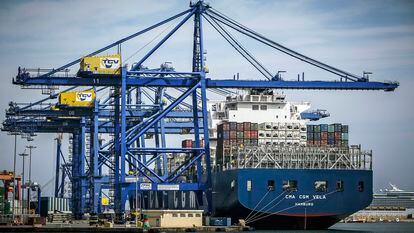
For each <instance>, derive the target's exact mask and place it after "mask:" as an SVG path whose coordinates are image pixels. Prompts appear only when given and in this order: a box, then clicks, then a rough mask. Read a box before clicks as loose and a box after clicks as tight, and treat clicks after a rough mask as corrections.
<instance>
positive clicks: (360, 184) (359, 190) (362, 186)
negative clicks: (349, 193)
mask: <svg viewBox="0 0 414 233" xmlns="http://www.w3.org/2000/svg"><path fill="white" fill-rule="evenodd" d="M358 192H364V181H359V182H358Z"/></svg>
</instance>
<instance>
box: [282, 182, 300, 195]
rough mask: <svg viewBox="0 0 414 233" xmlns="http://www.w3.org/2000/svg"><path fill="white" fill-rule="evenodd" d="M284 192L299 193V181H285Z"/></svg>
mask: <svg viewBox="0 0 414 233" xmlns="http://www.w3.org/2000/svg"><path fill="white" fill-rule="evenodd" d="M282 187H283V191H290V192H294V191H298V181H297V180H284V181H283V186H282Z"/></svg>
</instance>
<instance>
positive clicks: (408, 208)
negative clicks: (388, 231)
mask: <svg viewBox="0 0 414 233" xmlns="http://www.w3.org/2000/svg"><path fill="white" fill-rule="evenodd" d="M390 186H391V189H385V190H380V193H376V194H374V199H373V200H372V203H371V205H369V206H368V207H367V208H365V209H364V210H361V211H358V212H357V213H355V214H353V215H351V216H350V217H349V218H348V219H347V220H348V221H399V220H404V219H412V218H413V214H414V191H404V190H401V189H399V188H398V187H397V186H396V185H393V184H391V183H390Z"/></svg>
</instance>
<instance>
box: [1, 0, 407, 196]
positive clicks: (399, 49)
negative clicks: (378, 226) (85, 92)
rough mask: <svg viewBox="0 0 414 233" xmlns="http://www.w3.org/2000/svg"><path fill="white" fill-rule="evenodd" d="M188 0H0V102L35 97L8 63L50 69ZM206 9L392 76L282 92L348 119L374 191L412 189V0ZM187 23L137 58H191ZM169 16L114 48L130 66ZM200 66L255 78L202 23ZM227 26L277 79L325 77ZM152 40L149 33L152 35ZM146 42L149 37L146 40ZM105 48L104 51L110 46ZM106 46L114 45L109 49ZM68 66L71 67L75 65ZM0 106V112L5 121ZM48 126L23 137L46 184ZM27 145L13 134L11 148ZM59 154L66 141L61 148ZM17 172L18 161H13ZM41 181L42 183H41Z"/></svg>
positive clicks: (5, 151)
mask: <svg viewBox="0 0 414 233" xmlns="http://www.w3.org/2000/svg"><path fill="white" fill-rule="evenodd" d="M188 3H189V1H183V0H175V1H173V0H169V1H160V0H158V1H154V0H141V1H80V0H74V1H46V0H45V1H8V2H3V3H2V7H1V9H0V52H1V54H2V56H0V74H1V75H0V79H1V81H2V85H0V109H4V110H5V109H7V107H8V103H9V102H10V101H15V102H33V101H36V100H38V99H41V98H44V97H45V96H44V95H41V91H40V90H22V89H21V88H20V87H19V86H15V85H12V83H11V80H12V77H13V76H15V75H16V74H17V67H18V66H22V67H28V68H38V67H41V68H52V67H55V68H56V67H58V66H59V65H63V64H66V63H68V62H70V61H72V60H75V59H77V58H79V57H81V56H83V55H85V54H87V53H88V52H91V51H94V50H96V49H98V48H101V47H103V46H105V45H107V44H109V43H111V42H113V41H116V40H118V39H120V38H122V37H125V36H127V35H130V34H132V33H134V32H136V31H139V30H141V29H143V28H145V27H148V26H150V25H152V24H154V23H156V22H159V21H161V20H163V19H165V18H166V17H169V16H172V15H174V14H177V13H179V12H181V11H184V10H186V9H188ZM208 3H209V4H210V5H211V6H212V7H214V9H216V10H218V11H220V12H222V13H224V14H225V15H228V16H230V17H231V18H233V19H235V20H236V21H238V22H240V23H242V24H244V25H245V26H247V27H249V28H252V29H254V30H255V31H257V32H259V33H261V34H262V35H265V36H266V37H268V38H270V39H272V40H274V41H276V42H278V43H281V44H283V45H285V46H287V47H289V48H291V49H293V50H296V51H298V52H301V53H303V54H306V55H307V56H310V57H312V58H315V59H317V60H320V61H323V62H325V63H328V64H330V65H332V66H335V67H338V68H341V69H343V70H346V71H349V72H351V73H355V74H358V75H361V74H362V72H363V71H370V72H372V73H373V75H371V80H375V81H384V80H392V81H398V82H399V83H400V87H399V88H398V89H397V90H396V91H395V92H383V91H304V90H296V91H283V92H284V93H286V94H287V95H288V99H289V100H293V101H310V102H311V103H312V106H313V108H314V109H317V108H318V109H326V110H328V111H329V112H330V114H331V117H329V118H327V119H324V120H323V121H321V122H320V123H337V122H339V123H343V124H348V125H350V143H351V144H362V146H363V148H365V149H372V151H373V154H374V163H373V166H374V190H379V189H380V188H385V187H386V186H387V185H388V182H391V183H393V184H396V185H398V186H399V187H400V188H402V189H407V190H414V179H412V177H413V175H414V174H413V173H414V172H413V168H412V167H413V165H414V154H413V151H414V110H413V106H414V105H413V103H412V102H413V100H414V92H413V91H412V90H411V88H414V78H413V77H412V74H413V73H414V13H413V12H414V2H413V1H392V2H391V1H374V0H367V1H339V0H333V1H317V0H312V1H258V0H256V1H254V0H238V1H237V0H226V1H224V0H214V1H208ZM191 22H192V21H191V20H190V21H189V22H187V23H186V24H185V25H184V26H183V27H182V28H181V29H180V30H178V31H177V33H175V34H174V35H173V36H172V37H171V41H168V42H167V43H166V44H164V45H163V46H162V47H161V48H160V49H159V51H157V52H155V53H154V56H153V57H151V58H150V59H148V60H147V61H146V62H145V63H144V64H145V65H146V66H148V67H159V65H160V64H161V63H163V62H166V61H170V62H172V64H173V66H174V67H175V68H176V70H180V71H189V70H190V66H191V50H192V31H191V29H192V24H191ZM177 23H178V21H177V20H175V21H174V22H173V23H171V24H170V23H169V24H167V25H164V26H162V27H160V28H158V29H156V30H154V32H151V33H148V34H146V35H143V36H140V37H138V38H136V39H134V40H132V41H131V42H128V43H126V44H125V45H123V47H122V51H123V60H124V62H126V63H128V64H132V63H133V62H136V61H138V60H139V58H140V57H142V56H143V55H144V53H145V51H148V50H149V49H151V46H152V45H154V44H155V43H156V41H158V40H159V39H160V36H161V35H165V34H166V33H167V32H168V29H171V28H172V27H173V26H174V25H175V24H177ZM204 26H205V32H204V38H205V49H206V51H207V54H206V57H207V61H206V62H207V65H208V67H209V69H210V73H209V74H208V77H209V78H212V79H225V78H232V77H233V75H234V74H236V73H240V78H241V79H256V80H258V79H264V77H263V76H261V74H260V73H258V72H257V71H256V70H254V68H252V67H251V66H250V65H249V64H248V63H247V62H246V61H245V60H244V59H243V58H242V57H241V56H240V55H239V54H237V52H236V51H235V50H234V49H232V47H231V46H230V45H229V44H227V42H226V41H225V40H224V39H223V38H221V37H220V35H219V34H217V33H216V32H215V31H213V29H212V28H211V26H210V25H208V23H207V22H205V21H204ZM231 32H232V34H234V35H235V36H236V38H237V39H238V40H239V41H240V42H241V43H242V44H243V45H245V47H246V48H247V49H249V51H251V52H252V54H253V55H254V56H255V57H256V58H258V60H260V61H261V62H262V63H263V65H265V66H266V67H267V68H268V69H269V70H270V71H271V72H272V73H276V72H277V71H279V70H283V71H287V72H286V73H284V74H283V77H284V78H285V79H294V78H295V77H296V76H297V74H298V73H302V72H305V79H306V80H333V79H335V78H336V77H334V76H332V75H331V74H329V73H327V72H324V71H321V70H318V69H316V68H314V67H311V66H309V65H307V64H304V63H303V62H299V61H297V60H295V59H293V58H290V57H287V56H286V55H284V54H281V53H279V52H277V51H275V50H272V49H271V48H269V47H266V46H264V45H261V44H259V43H258V42H256V41H253V40H251V39H249V38H246V37H243V36H241V35H239V34H237V33H236V32H234V31H231ZM154 38H155V41H153V39H154ZM148 43H149V44H148ZM147 44H148V45H147ZM110 52H111V51H109V53H110ZM112 52H114V51H112ZM76 69H77V68H76V67H74V68H72V71H74V72H76ZM4 118H5V116H4V114H1V115H0V119H1V120H4ZM55 136H56V135H54V134H49V135H48V134H39V135H38V136H37V137H35V141H34V142H32V143H31V144H34V145H36V146H37V148H36V149H34V151H33V162H32V163H33V165H32V166H33V171H32V176H33V180H36V181H38V182H39V183H40V184H42V185H46V186H45V192H46V193H49V194H50V192H51V190H52V188H53V185H51V182H49V181H51V180H53V171H54V161H55V158H54V153H55V152H54V151H55V148H56V145H55V142H54V140H53V139H54V137H55ZM13 143H14V140H13V137H12V136H9V135H7V133H6V132H0V149H1V151H2V153H1V154H0V170H5V169H7V170H12V168H13V159H12V158H13ZM29 144H30V143H29V142H27V141H26V140H24V139H21V138H18V147H17V152H18V153H21V152H23V151H24V147H25V146H26V145H29ZM64 153H67V147H66V148H64ZM17 162H18V170H19V171H21V160H20V159H18V161H17ZM47 183H49V184H47Z"/></svg>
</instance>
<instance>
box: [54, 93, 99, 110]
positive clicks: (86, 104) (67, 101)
mask: <svg viewBox="0 0 414 233" xmlns="http://www.w3.org/2000/svg"><path fill="white" fill-rule="evenodd" d="M95 98H96V93H95V91H94V90H85V91H69V92H62V93H60V94H59V98H58V105H59V107H61V106H64V107H73V108H92V107H94V104H95Z"/></svg>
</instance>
